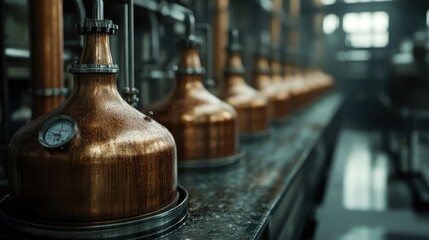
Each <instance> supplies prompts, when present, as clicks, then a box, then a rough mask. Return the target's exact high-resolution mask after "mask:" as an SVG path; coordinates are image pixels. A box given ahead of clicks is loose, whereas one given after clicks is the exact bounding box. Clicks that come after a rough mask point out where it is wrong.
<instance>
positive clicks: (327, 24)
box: [323, 14, 340, 34]
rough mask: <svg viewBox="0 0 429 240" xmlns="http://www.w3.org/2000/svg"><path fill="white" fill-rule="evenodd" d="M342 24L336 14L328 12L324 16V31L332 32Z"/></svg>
mask: <svg viewBox="0 0 429 240" xmlns="http://www.w3.org/2000/svg"><path fill="white" fill-rule="evenodd" d="M339 26H340V19H339V18H338V16H337V15H335V14H328V15H326V16H325V17H324V18H323V32H324V33H325V34H331V33H333V32H334V31H335V30H337V29H338V27H339Z"/></svg>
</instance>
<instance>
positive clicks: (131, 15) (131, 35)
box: [127, 0, 135, 91]
mask: <svg viewBox="0 0 429 240" xmlns="http://www.w3.org/2000/svg"><path fill="white" fill-rule="evenodd" d="M128 28H129V32H128V34H129V38H128V41H129V42H128V48H129V49H128V50H129V53H128V54H129V55H128V56H129V58H130V59H129V62H128V64H129V68H128V69H127V70H128V71H129V72H130V73H129V74H130V75H129V76H130V79H129V82H130V85H129V87H130V90H131V91H133V90H134V88H135V82H134V0H130V2H129V3H128Z"/></svg>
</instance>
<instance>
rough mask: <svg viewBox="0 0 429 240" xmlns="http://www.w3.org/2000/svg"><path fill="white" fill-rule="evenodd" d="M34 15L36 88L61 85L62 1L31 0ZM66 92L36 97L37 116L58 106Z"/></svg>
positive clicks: (57, 87)
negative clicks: (61, 94) (60, 94)
mask: <svg viewBox="0 0 429 240" xmlns="http://www.w3.org/2000/svg"><path fill="white" fill-rule="evenodd" d="M29 4H30V7H29V9H30V15H31V72H32V81H33V89H35V90H36V91H34V92H35V93H36V92H37V90H43V89H59V88H63V87H64V79H63V71H64V67H63V65H64V64H63V1H62V0H40V1H29ZM63 101H64V97H63V96H38V95H36V94H35V95H34V97H33V111H32V116H33V118H36V117H38V116H40V115H42V114H44V113H46V112H49V111H50V110H52V109H54V108H56V107H58V106H59V105H61V103H62V102H63Z"/></svg>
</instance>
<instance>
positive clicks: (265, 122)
mask: <svg viewBox="0 0 429 240" xmlns="http://www.w3.org/2000/svg"><path fill="white" fill-rule="evenodd" d="M238 34H239V33H238V30H237V29H233V30H230V34H229V45H228V48H227V52H228V54H227V60H226V65H225V69H224V79H223V84H222V85H221V86H223V87H222V88H221V89H220V91H219V94H218V95H219V97H220V98H221V99H222V100H224V101H225V102H227V103H229V104H230V105H231V106H233V107H234V108H235V110H236V111H237V118H238V126H239V130H240V136H245V135H249V134H263V133H266V132H267V130H268V128H269V116H268V101H267V99H266V98H265V97H264V96H263V95H262V94H260V93H259V92H258V91H256V90H255V89H253V88H252V87H250V86H249V85H247V83H246V81H245V79H244V73H245V68H244V66H243V63H242V60H241V55H240V52H241V45H240V43H239V39H238V38H239V36H238Z"/></svg>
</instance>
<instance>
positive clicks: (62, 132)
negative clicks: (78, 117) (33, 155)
mask: <svg viewBox="0 0 429 240" xmlns="http://www.w3.org/2000/svg"><path fill="white" fill-rule="evenodd" d="M76 135H77V126H76V122H75V121H74V120H73V119H72V118H71V117H70V116H66V115H60V116H57V117H54V118H52V119H50V120H49V121H48V122H46V123H45V124H44V125H43V127H42V128H41V129H40V131H39V143H40V144H42V146H44V147H45V148H49V149H55V148H63V147H64V146H66V145H67V144H68V143H69V142H70V141H71V140H73V139H74V138H75V137H76Z"/></svg>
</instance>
